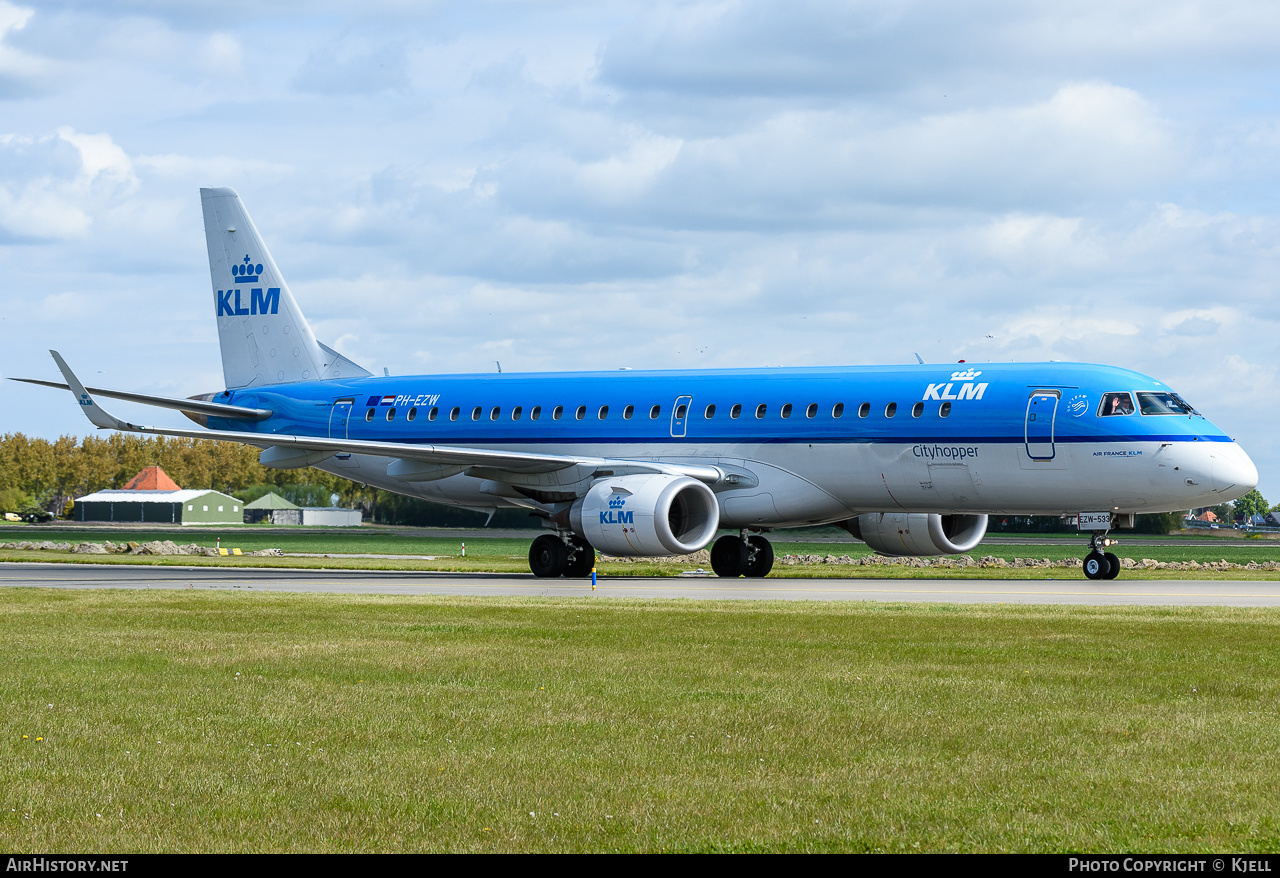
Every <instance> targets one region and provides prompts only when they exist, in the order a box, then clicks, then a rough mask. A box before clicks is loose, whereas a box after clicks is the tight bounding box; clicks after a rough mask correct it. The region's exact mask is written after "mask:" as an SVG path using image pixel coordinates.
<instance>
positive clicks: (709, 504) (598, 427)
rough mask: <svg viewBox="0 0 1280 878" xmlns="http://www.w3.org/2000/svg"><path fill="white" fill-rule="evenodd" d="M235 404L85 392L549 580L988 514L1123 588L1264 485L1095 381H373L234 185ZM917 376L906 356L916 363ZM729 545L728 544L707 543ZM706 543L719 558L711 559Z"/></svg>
mask: <svg viewBox="0 0 1280 878" xmlns="http://www.w3.org/2000/svg"><path fill="white" fill-rule="evenodd" d="M200 195H201V202H202V205H203V212H204V230H205V239H206V243H207V245H208V251H209V269H210V274H211V279H212V291H213V299H212V304H213V309H214V315H215V318H216V320H217V325H218V336H219V341H220V345H221V352H222V366H223V376H224V380H225V389H223V390H220V391H216V392H213V393H205V394H201V395H197V396H193V397H191V398H189V399H175V398H169V397H157V396H151V395H147V394H141V393H132V392H126V391H118V390H109V389H100V388H86V387H85V386H84V385H83V384H82V383H81V382H80V380H79V379H78V378H77V377H76V376H75V374H74V373H73V372H72V370H71V369H70V367H69V366H68V365H67V364H66V362H65V360H64V359H63V358H62V357H61V356H60V355H59V354H58V353H57V352H56V351H51V353H52V354H53V358H54V360H55V362H56V363H57V365H58V368H59V370H60V371H61V372H62V375H63V377H64V380H65V383H61V382H53V381H43V380H37V379H15V380H22V381H27V382H29V383H34V384H42V385H45V386H50V387H57V388H63V389H68V390H71V391H72V392H73V393H74V395H75V396H76V398H77V400H78V402H79V403H80V405H81V407H82V410H83V411H84V413H85V415H86V416H87V417H88V418H89V420H90V421H91V422H92V423H93V424H95V425H96V426H98V427H102V428H106V429H111V430H122V431H127V432H135V433H151V434H157V435H165V436H183V437H191V438H197V439H215V440H222V441H230V442H239V443H244V444H248V445H252V446H256V447H259V448H261V449H262V452H261V454H260V457H259V459H260V460H261V462H262V463H263V464H264V465H266V466H270V467H276V468H284V469H290V468H301V467H307V466H312V467H316V468H318V469H321V470H323V471H325V472H329V473H333V474H336V475H339V476H342V477H344V478H348V479H352V480H354V481H358V482H361V483H364V484H368V485H373V486H375V487H377V488H381V489H384V490H387V491H393V492H396V493H400V494H405V495H409V496H412V497H420V498H423V499H427V500H432V501H436V502H439V503H445V504H450V505H454V506H460V507H469V508H473V509H477V510H482V511H492V510H494V509H497V508H512V507H514V508H522V509H526V510H528V511H529V512H530V513H531V514H533V515H534V516H536V517H537V518H538V519H540V520H541V523H542V525H543V526H544V527H545V528H546V530H547V533H545V534H542V535H540V536H538V537H537V538H536V539H535V540H534V541H533V543H532V545H531V547H530V550H529V566H530V569H531V570H532V572H533V573H534V574H535V575H536V576H539V577H558V576H570V577H581V576H586V575H588V574H589V573H590V572H591V570H592V568H593V566H594V564H595V557H596V552H597V551H599V552H602V553H606V554H609V555H615V556H632V557H635V556H660V555H680V554H686V553H691V552H695V551H698V550H700V549H703V548H705V547H707V546H708V545H710V546H711V551H710V556H711V566H712V569H713V570H714V571H715V573H716V574H718V575H719V576H723V577H737V576H747V577H759V576H764V575H766V574H767V573H769V571H770V570H771V569H772V566H773V548H772V546H771V544H770V543H769V541H768V539H767V538H766V537H765V536H764V535H765V534H766V533H769V532H771V531H773V530H775V529H784V528H794V527H804V526H813V525H836V526H839V527H841V528H843V529H844V530H845V531H847V532H848V533H849V534H850V535H851V536H852V537H854V538H856V539H858V540H861V541H863V542H865V543H866V544H867V545H868V546H870V547H871V548H872V549H873V550H874V551H876V552H877V553H880V554H882V555H898V556H940V555H948V554H957V553H961V552H968V551H971V550H973V549H974V548H975V547H976V546H978V545H979V543H980V542H981V541H982V539H983V537H984V535H985V534H986V529H987V519H988V516H990V515H993V514H995V515H1060V516H1074V517H1075V518H1076V520H1077V522H1078V527H1079V529H1080V530H1081V531H1082V532H1084V533H1088V534H1090V540H1089V544H1090V549H1089V551H1088V553H1087V554H1086V555H1085V557H1084V559H1083V562H1082V567H1083V570H1084V573H1085V576H1086V577H1088V578H1090V579H1113V578H1115V577H1116V575H1117V574H1118V573H1119V571H1120V562H1119V560H1118V558H1117V557H1116V555H1115V554H1114V553H1112V552H1109V551H1106V549H1107V548H1109V547H1110V546H1111V545H1113V544H1114V543H1115V541H1114V540H1113V539H1111V537H1110V536H1109V535H1110V532H1111V531H1112V530H1113V529H1117V528H1126V527H1128V528H1132V527H1133V526H1134V519H1135V516H1136V515H1137V514H1139V513H1145V512H1164V511H1172V510H1186V509H1188V508H1191V507H1196V506H1213V505H1218V504H1220V503H1225V502H1228V501H1230V500H1233V499H1235V498H1238V497H1241V496H1243V495H1244V494H1246V493H1248V492H1249V491H1250V490H1252V489H1253V488H1254V486H1255V485H1256V484H1257V481H1258V471H1257V469H1256V468H1255V466H1254V464H1253V462H1252V461H1251V460H1250V459H1249V456H1248V455H1247V454H1246V453H1245V452H1244V451H1243V450H1242V449H1241V448H1240V447H1239V445H1237V444H1236V443H1235V442H1234V441H1233V440H1232V439H1231V438H1230V437H1229V436H1227V435H1226V434H1225V433H1224V432H1223V431H1222V430H1220V429H1219V428H1217V427H1215V426H1214V425H1213V424H1212V423H1210V422H1209V421H1208V420H1207V419H1206V418H1205V417H1204V416H1203V415H1201V414H1200V413H1199V412H1198V411H1196V410H1195V409H1194V408H1192V407H1191V406H1190V405H1189V404H1188V403H1187V402H1185V401H1184V400H1183V399H1182V397H1180V396H1179V395H1178V394H1177V393H1175V392H1173V391H1172V390H1171V389H1170V388H1169V387H1167V386H1166V385H1164V384H1162V383H1161V382H1159V381H1157V380H1155V379H1153V378H1150V377H1147V376H1145V375H1142V374H1139V373H1137V372H1133V371H1129V370H1127V369H1121V368H1116V367H1112V366H1105V365H1093V364H1083V363H1057V362H1048V363H972V364H970V363H965V362H963V361H961V362H960V363H958V364H951V365H938V364H928V363H918V364H915V365H911V366H839V367H805V368H748V369H721V370H670V371H631V370H619V371H597V372H567V373H513V372H498V373H487V374H455V375H419V376H412V377H401V376H387V375H383V376H375V375H372V374H371V373H370V372H369V371H368V370H367V369H365V368H363V367H361V366H359V365H357V364H356V363H354V362H352V361H351V360H349V359H347V358H346V357H344V356H342V355H341V354H339V353H338V352H336V351H335V350H334V349H333V348H331V347H329V346H327V345H325V344H324V343H323V342H321V341H319V340H318V339H316V337H315V335H314V334H313V333H312V331H311V328H310V326H309V325H308V324H307V321H306V319H305V318H304V316H303V314H302V311H301V309H300V308H299V307H298V303H297V301H296V300H295V298H294V296H293V294H292V292H291V291H290V289H289V286H288V284H287V283H286V282H285V280H284V276H283V275H282V274H281V272H280V269H279V268H278V267H277V265H276V263H275V261H274V260H273V259H272V258H271V254H270V253H269V252H268V251H267V248H266V245H265V243H264V242H263V239H262V236H261V235H260V234H259V233H258V230H257V228H256V227H255V226H254V224H253V221H252V220H251V219H250V218H249V214H248V212H247V211H246V210H245V208H244V205H243V204H242V202H241V200H240V197H239V196H238V195H237V194H236V192H235V191H234V190H232V189H227V188H219V189H201V190H200ZM917 359H919V357H918V356H917ZM98 397H103V398H111V399H120V400H124V401H128V402H134V403H142V404H146V405H151V406H158V407H161V408H168V409H175V410H177V411H180V412H182V413H184V414H185V415H186V416H187V417H188V418H190V419H191V420H193V421H195V422H196V423H197V424H199V425H200V426H201V427H203V428H205V429H203V430H189V429H177V428H166V427H153V426H145V425H138V424H133V423H129V422H127V421H122V420H120V419H119V418H116V417H115V416H114V415H111V414H109V413H108V412H106V411H105V410H104V409H103V408H102V407H101V406H100V405H99V403H98V401H97V398H98ZM725 529H727V530H730V531H736V533H730V534H726V535H722V536H720V537H719V538H718V539H717V538H716V535H717V533H718V532H720V531H721V530H725ZM713 541H714V542H713Z"/></svg>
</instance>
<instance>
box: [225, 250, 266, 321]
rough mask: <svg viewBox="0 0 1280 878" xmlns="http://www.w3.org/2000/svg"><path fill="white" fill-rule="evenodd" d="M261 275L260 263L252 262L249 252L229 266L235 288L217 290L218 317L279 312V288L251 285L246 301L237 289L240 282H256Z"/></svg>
mask: <svg viewBox="0 0 1280 878" xmlns="http://www.w3.org/2000/svg"><path fill="white" fill-rule="evenodd" d="M261 277H262V263H256V264H255V263H254V261H253V260H252V259H250V258H249V254H247V253H246V254H245V257H244V259H243V260H241V262H240V263H239V264H238V265H233V266H231V282H232V283H233V284H235V285H236V288H233V289H230V290H218V316H219V317H248V316H250V315H251V314H278V313H279V312H280V288H279V287H268V288H267V290H266V291H265V292H264V291H263V289H262V287H251V288H250V289H249V290H248V291H247V292H248V302H247V303H246V302H245V301H244V299H243V298H242V295H241V290H240V289H239V285H240V284H246V285H248V284H253V283H257V282H258V280H259V279H260V278H261Z"/></svg>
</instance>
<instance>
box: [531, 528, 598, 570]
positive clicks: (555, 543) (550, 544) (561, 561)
mask: <svg viewBox="0 0 1280 878" xmlns="http://www.w3.org/2000/svg"><path fill="white" fill-rule="evenodd" d="M568 564H569V553H568V551H567V550H566V549H565V547H564V540H562V539H560V538H559V537H557V536H552V535H551V534H543V535H542V536H540V537H538V538H537V539H536V540H534V541H533V545H532V546H530V547H529V569H530V570H532V571H533V575H534V576H537V577H540V578H543V579H553V578H555V577H557V576H559V575H561V574H562V573H564V572H565V570H566V568H567V567H568ZM589 569H590V568H588V570H589Z"/></svg>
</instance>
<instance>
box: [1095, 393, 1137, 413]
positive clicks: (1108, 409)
mask: <svg viewBox="0 0 1280 878" xmlns="http://www.w3.org/2000/svg"><path fill="white" fill-rule="evenodd" d="M1131 414H1133V397H1131V396H1129V394H1127V393H1104V394H1102V404H1101V405H1099V406H1098V417H1101V418H1109V417H1111V416H1112V415H1131Z"/></svg>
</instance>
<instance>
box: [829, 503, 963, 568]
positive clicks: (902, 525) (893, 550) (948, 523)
mask: <svg viewBox="0 0 1280 878" xmlns="http://www.w3.org/2000/svg"><path fill="white" fill-rule="evenodd" d="M840 526H841V527H843V528H844V529H845V530H847V531H848V532H849V533H851V534H853V535H854V537H856V538H857V539H860V540H862V541H863V542H864V543H866V544H867V545H868V546H870V547H871V548H873V549H875V550H876V552H878V553H879V554H881V555H911V556H915V557H920V556H926V555H958V554H960V553H961V552H968V551H970V550H971V549H973V548H974V547H975V546H977V545H978V543H980V542H982V538H983V537H984V536H986V533H987V517H986V516H985V515H937V514H935V513H919V512H917V513H906V512H872V513H869V514H867V515H859V516H858V517H857V518H851V519H849V520H848V521H844V522H841V524H840Z"/></svg>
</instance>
